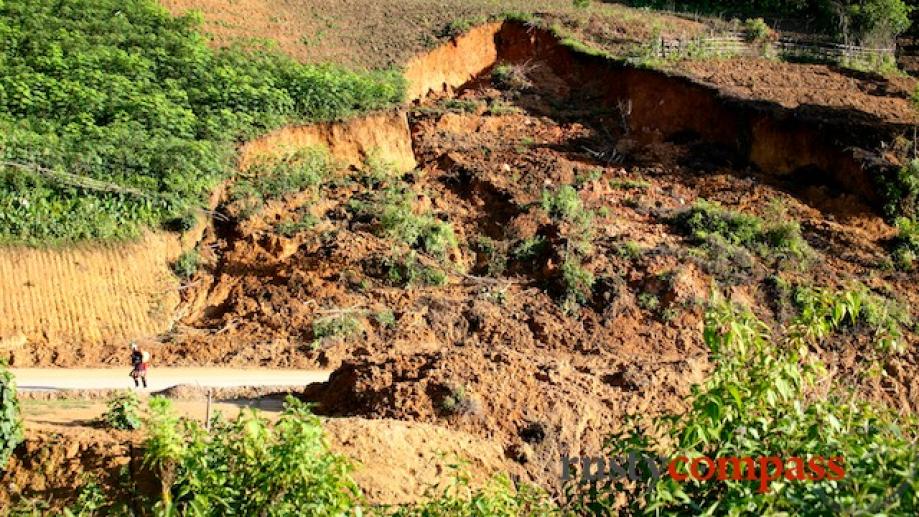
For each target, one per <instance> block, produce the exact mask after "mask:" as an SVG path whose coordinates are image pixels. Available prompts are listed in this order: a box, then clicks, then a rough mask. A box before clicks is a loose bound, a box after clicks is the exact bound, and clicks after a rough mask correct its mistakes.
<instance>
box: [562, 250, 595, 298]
mask: <svg viewBox="0 0 919 517" xmlns="http://www.w3.org/2000/svg"><path fill="white" fill-rule="evenodd" d="M594 280H595V278H594V275H593V273H591V272H590V271H589V270H587V269H585V268H584V266H582V265H581V261H580V259H578V258H577V257H576V256H575V255H574V254H569V255H568V256H567V257H565V261H564V262H562V276H561V281H562V300H563V306H564V307H565V308H566V309H567V310H573V309H574V308H575V307H577V306H579V305H584V304H585V303H587V302H588V301H589V300H590V296H591V292H592V290H593V285H594Z"/></svg>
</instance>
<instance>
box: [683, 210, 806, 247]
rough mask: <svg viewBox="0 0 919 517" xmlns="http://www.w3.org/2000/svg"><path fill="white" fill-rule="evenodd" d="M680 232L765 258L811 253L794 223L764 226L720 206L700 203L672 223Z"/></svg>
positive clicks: (694, 238) (757, 219)
mask: <svg viewBox="0 0 919 517" xmlns="http://www.w3.org/2000/svg"><path fill="white" fill-rule="evenodd" d="M671 223H672V224H674V225H675V226H676V227H677V228H678V229H679V230H680V231H682V232H683V233H684V234H686V235H689V236H690V238H692V240H694V241H696V242H697V243H700V244H704V243H706V242H712V239H713V238H715V239H716V240H723V241H724V242H726V243H727V244H730V245H734V246H743V247H745V248H748V249H750V250H753V251H756V252H757V253H758V254H759V255H760V256H762V257H764V258H786V257H794V258H796V259H803V258H806V257H807V256H808V255H809V254H810V252H811V250H810V246H809V245H808V244H807V242H806V241H805V240H804V238H803V237H802V236H801V227H800V225H799V224H798V223H797V222H794V221H777V222H773V223H768V224H767V223H765V222H764V221H763V220H762V219H760V218H758V217H755V216H752V215H746V214H742V213H739V212H734V211H731V210H726V209H724V208H722V207H721V206H720V205H718V204H717V203H712V202H709V201H706V200H700V201H697V202H696V203H694V204H693V206H692V207H690V208H689V209H687V210H684V211H682V212H680V213H678V214H677V215H676V216H675V217H674V218H673V219H672V220H671Z"/></svg>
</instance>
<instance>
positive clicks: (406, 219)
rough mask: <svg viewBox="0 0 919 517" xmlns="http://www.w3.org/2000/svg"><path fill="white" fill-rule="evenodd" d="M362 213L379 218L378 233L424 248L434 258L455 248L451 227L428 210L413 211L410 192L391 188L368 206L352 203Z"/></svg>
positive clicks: (440, 256) (444, 255)
mask: <svg viewBox="0 0 919 517" xmlns="http://www.w3.org/2000/svg"><path fill="white" fill-rule="evenodd" d="M352 206H353V207H354V206H356V207H357V211H358V212H360V213H362V214H363V215H368V216H371V217H373V218H375V219H376V220H377V221H378V227H377V234H378V235H380V236H382V237H386V238H388V239H393V240H395V241H397V242H402V243H404V244H407V245H409V246H411V247H413V248H415V249H418V250H421V251H425V252H427V253H430V254H432V255H434V256H435V257H437V258H441V259H443V258H446V255H447V253H448V252H449V251H450V250H451V249H454V248H456V246H457V240H456V235H455V234H454V233H453V226H452V225H450V223H448V222H446V221H441V220H439V219H437V218H436V217H434V216H433V215H432V214H430V213H422V214H416V213H415V211H414V210H413V208H412V194H411V192H410V191H400V190H395V189H391V190H388V191H386V192H384V193H382V194H381V195H380V196H379V197H378V198H377V199H375V200H374V201H372V202H371V203H369V204H368V205H352Z"/></svg>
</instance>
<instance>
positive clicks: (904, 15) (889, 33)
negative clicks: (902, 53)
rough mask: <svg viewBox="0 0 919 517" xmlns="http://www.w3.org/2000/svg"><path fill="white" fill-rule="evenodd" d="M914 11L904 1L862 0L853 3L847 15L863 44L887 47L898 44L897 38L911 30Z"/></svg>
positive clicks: (854, 31)
mask: <svg viewBox="0 0 919 517" xmlns="http://www.w3.org/2000/svg"><path fill="white" fill-rule="evenodd" d="M913 9H914V7H910V6H908V5H907V4H906V3H905V2H904V1H903V0H862V1H859V2H853V3H852V4H851V5H850V6H849V7H848V13H847V14H848V16H849V20H850V22H849V23H850V24H851V27H852V30H853V33H854V34H855V35H856V37H857V38H858V39H859V41H860V42H861V43H862V44H866V45H871V46H886V45H894V44H896V38H897V36H898V35H900V34H902V33H904V32H906V30H907V29H909V26H910V25H911V21H910V19H909V14H910V12H911V11H912V10H913Z"/></svg>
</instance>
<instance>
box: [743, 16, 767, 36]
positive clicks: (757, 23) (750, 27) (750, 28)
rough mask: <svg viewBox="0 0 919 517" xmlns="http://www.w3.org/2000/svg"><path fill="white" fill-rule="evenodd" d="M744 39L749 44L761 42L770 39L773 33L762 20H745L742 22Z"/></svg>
mask: <svg viewBox="0 0 919 517" xmlns="http://www.w3.org/2000/svg"><path fill="white" fill-rule="evenodd" d="M744 29H745V30H746V31H747V33H746V37H747V40H748V41H751V42H763V41H768V40H769V39H770V38H772V35H773V31H772V29H771V28H770V27H769V24H767V23H766V20H763V19H762V18H747V20H746V21H745V22H744Z"/></svg>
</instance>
